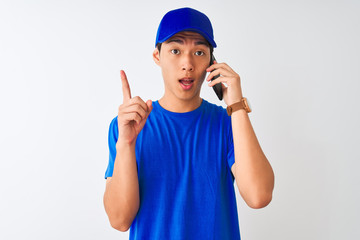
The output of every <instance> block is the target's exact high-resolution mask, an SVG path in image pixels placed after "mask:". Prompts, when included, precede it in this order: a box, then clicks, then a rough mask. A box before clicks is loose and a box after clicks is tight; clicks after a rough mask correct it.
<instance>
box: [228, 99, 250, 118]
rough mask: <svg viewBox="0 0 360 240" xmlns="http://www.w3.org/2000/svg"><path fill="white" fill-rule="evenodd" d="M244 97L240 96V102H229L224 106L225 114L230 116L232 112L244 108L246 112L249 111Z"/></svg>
mask: <svg viewBox="0 0 360 240" xmlns="http://www.w3.org/2000/svg"><path fill="white" fill-rule="evenodd" d="M245 101H246V98H242V99H241V100H240V102H236V103H233V104H231V105H230V106H228V107H227V108H226V111H227V114H228V115H229V116H231V114H232V113H233V112H236V111H238V110H240V109H244V110H245V111H246V112H247V113H249V112H251V110H250V109H249V108H248V107H247V106H246V104H245Z"/></svg>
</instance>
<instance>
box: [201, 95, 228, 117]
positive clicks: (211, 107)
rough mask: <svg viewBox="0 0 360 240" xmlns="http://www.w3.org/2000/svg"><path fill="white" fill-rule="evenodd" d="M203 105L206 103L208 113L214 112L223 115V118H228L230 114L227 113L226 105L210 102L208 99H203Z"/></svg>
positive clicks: (218, 115) (219, 115)
mask: <svg viewBox="0 0 360 240" xmlns="http://www.w3.org/2000/svg"><path fill="white" fill-rule="evenodd" d="M203 105H204V109H205V110H206V112H207V113H209V114H213V115H215V116H217V117H222V118H225V119H228V115H227V112H226V109H225V108H224V107H222V106H219V105H216V104H214V103H210V102H208V101H206V100H205V99H203Z"/></svg>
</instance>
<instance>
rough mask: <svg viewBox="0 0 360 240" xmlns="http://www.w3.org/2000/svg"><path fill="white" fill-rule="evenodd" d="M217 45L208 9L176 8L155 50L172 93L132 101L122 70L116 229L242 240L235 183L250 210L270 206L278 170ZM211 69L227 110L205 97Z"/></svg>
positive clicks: (115, 153)
mask: <svg viewBox="0 0 360 240" xmlns="http://www.w3.org/2000/svg"><path fill="white" fill-rule="evenodd" d="M215 47H216V43H215V41H214V38H213V30H212V26H211V22H210V20H209V19H208V18H207V17H206V16H205V15H204V14H203V13H201V12H199V11H197V10H194V9H191V8H181V9H176V10H173V11H170V12H168V13H167V14H166V15H165V16H164V17H163V19H162V21H161V23H160V26H159V29H158V33H157V37H156V48H155V50H154V52H153V59H154V61H155V63H156V64H157V65H159V66H160V68H161V70H162V76H163V79H164V86H165V92H164V95H163V97H162V98H161V99H159V100H158V101H155V102H152V101H151V100H148V101H146V102H144V101H143V100H142V99H141V98H140V97H134V98H132V97H131V93H130V87H129V83H128V80H127V77H126V75H125V72H124V71H121V72H120V75H121V80H122V91H123V104H122V105H120V107H119V111H118V116H117V117H116V118H114V119H113V121H112V122H111V124H110V129H109V149H110V158H109V165H108V168H107V171H106V174H105V178H107V180H106V190H105V194H104V205H105V210H106V213H107V214H108V217H109V220H110V223H111V225H112V226H113V227H114V228H115V229H118V230H120V231H127V230H128V229H129V227H131V228H130V239H167V240H169V239H187V240H189V239H197V240H198V239H221V240H224V239H231V240H234V239H240V231H239V223H238V215H237V207H236V199H235V192H234V186H233V183H234V180H236V185H237V187H238V189H239V192H240V194H241V196H242V198H243V199H244V200H245V202H246V203H247V204H248V205H249V206H250V207H252V208H262V207H265V206H266V205H267V204H268V203H269V202H270V201H271V198H272V191H273V187H274V174H273V171H272V168H271V166H270V164H269V162H268V160H267V159H266V157H265V155H264V153H263V152H262V150H261V147H260V145H259V143H258V140H257V138H256V136H255V133H254V130H253V128H252V126H251V123H250V120H249V117H248V112H250V109H249V107H248V106H247V105H246V99H244V98H243V95H242V91H241V85H240V77H239V75H238V74H237V73H236V72H234V71H233V69H232V68H230V67H229V66H228V65H227V64H225V63H217V62H216V61H214V62H210V59H212V58H211V57H212V51H213V48H215ZM207 73H209V75H208V76H207V78H206V81H207V82H208V85H209V86H211V87H212V86H214V85H215V84H218V83H221V84H222V91H223V92H222V93H223V98H224V101H225V103H226V105H228V106H230V107H229V108H228V109H229V111H228V113H227V112H226V110H225V109H224V108H222V107H219V106H216V105H214V104H211V103H209V102H207V101H206V100H204V99H202V98H200V90H201V86H202V84H203V81H204V80H205V77H206V74H207ZM217 75H220V77H218V78H216V79H215V80H214V81H210V80H211V79H212V78H213V77H215V76H217ZM224 84H226V85H224ZM228 114H229V115H231V116H228Z"/></svg>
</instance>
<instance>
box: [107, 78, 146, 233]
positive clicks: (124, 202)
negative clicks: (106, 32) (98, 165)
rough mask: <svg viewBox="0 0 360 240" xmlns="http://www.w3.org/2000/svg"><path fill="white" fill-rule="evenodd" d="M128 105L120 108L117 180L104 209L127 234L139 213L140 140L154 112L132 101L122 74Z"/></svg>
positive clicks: (109, 184) (109, 180)
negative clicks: (149, 117)
mask: <svg viewBox="0 0 360 240" xmlns="http://www.w3.org/2000/svg"><path fill="white" fill-rule="evenodd" d="M121 80H122V86H123V96H124V102H123V104H122V105H120V107H119V113H118V128H119V137H118V141H117V143H116V152H117V154H116V158H115V163H114V171H113V176H112V177H108V178H107V180H106V189H105V193H104V207H105V211H106V213H107V215H108V217H109V221H110V224H111V226H112V227H113V228H115V229H117V230H120V231H127V230H128V229H129V227H130V226H131V224H132V222H133V220H134V218H135V216H136V214H137V212H138V209H139V203H140V198H139V182H138V175H137V166H136V158H135V144H136V137H137V135H138V134H139V132H140V131H141V130H142V128H143V127H144V125H145V122H146V119H147V117H148V116H149V114H150V112H151V110H152V104H151V101H147V102H146V103H145V102H144V101H142V100H141V98H139V97H134V98H131V94H130V87H129V84H128V81H127V78H126V75H125V73H124V72H123V71H121Z"/></svg>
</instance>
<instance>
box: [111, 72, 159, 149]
mask: <svg viewBox="0 0 360 240" xmlns="http://www.w3.org/2000/svg"><path fill="white" fill-rule="evenodd" d="M120 78H121V84H122V92H123V103H122V104H121V105H120V106H119V110H118V128H119V138H118V143H119V142H121V143H124V144H134V143H135V142H136V141H135V140H136V137H137V136H138V134H139V133H140V131H141V130H142V128H143V127H144V125H145V122H146V120H147V117H148V116H149V114H150V112H151V110H152V101H151V100H148V101H146V103H145V102H144V101H143V100H142V99H141V98H140V97H133V98H131V91H130V86H129V82H128V80H127V77H126V74H125V72H124V71H123V70H121V71H120Z"/></svg>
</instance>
